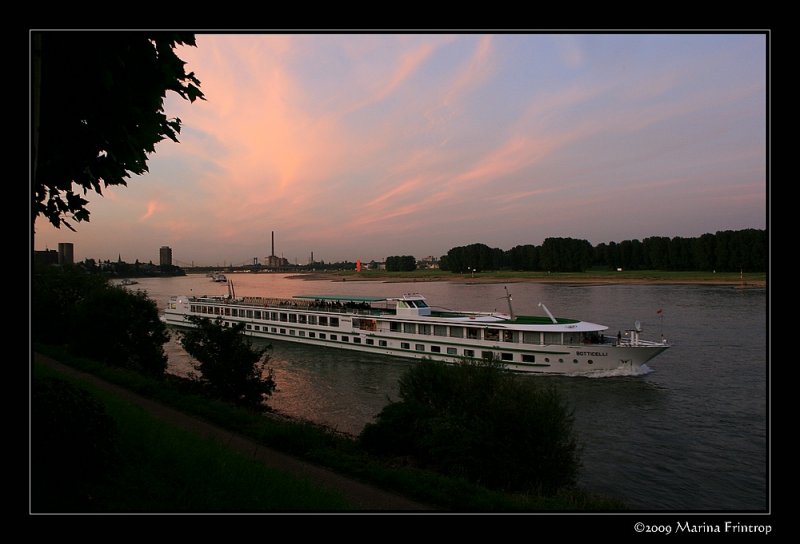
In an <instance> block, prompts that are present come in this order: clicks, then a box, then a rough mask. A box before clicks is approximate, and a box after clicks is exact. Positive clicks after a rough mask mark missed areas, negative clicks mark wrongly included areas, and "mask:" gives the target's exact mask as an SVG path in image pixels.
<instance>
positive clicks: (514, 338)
mask: <svg viewBox="0 0 800 544" xmlns="http://www.w3.org/2000/svg"><path fill="white" fill-rule="evenodd" d="M389 330H390V331H391V332H402V333H404V334H420V335H430V334H431V333H433V336H447V337H450V338H466V339H468V340H481V339H482V340H486V341H489V342H508V343H511V344H518V343H520V339H521V340H522V343H523V344H561V343H562V333H560V332H545V333H539V332H531V331H525V332H522V333H521V335H520V331H508V330H503V329H492V328H485V329H484V328H478V327H448V326H447V325H433V326H431V325H427V324H417V323H400V322H395V321H392V322H390V323H389ZM481 331H483V337H481ZM582 341H583V337H582V336H581V333H563V343H565V344H577V343H581V342H582Z"/></svg>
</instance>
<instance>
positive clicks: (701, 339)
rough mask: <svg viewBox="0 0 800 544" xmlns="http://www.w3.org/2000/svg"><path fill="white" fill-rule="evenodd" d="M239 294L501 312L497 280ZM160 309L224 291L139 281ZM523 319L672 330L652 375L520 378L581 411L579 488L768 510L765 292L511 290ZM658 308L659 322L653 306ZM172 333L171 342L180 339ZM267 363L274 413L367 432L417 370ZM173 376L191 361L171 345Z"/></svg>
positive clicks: (237, 280)
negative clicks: (407, 299) (369, 299)
mask: <svg viewBox="0 0 800 544" xmlns="http://www.w3.org/2000/svg"><path fill="white" fill-rule="evenodd" d="M228 277H229V278H230V279H233V281H234V284H235V287H236V295H237V296H270V297H291V296H293V295H299V294H348V295H373V296H396V295H400V294H403V293H406V292H418V293H422V294H423V295H425V296H426V297H427V298H428V302H429V304H432V305H435V306H441V307H446V308H454V309H462V310H484V311H487V310H494V309H497V310H498V311H506V309H507V306H506V301H505V300H503V299H502V298H501V297H503V296H504V295H505V292H504V290H503V285H502V284H470V283H469V282H468V281H458V280H459V279H460V278H458V277H456V278H455V281H453V282H420V283H379V282H354V281H347V282H331V281H304V280H298V279H290V278H288V277H286V276H283V275H279V274H230V275H229V276H228ZM139 282H140V283H139V285H137V286H135V287H136V288H142V289H144V290H146V291H147V293H148V295H149V296H150V297H151V298H153V299H154V300H155V301H156V302H157V304H158V306H159V309H161V310H163V308H164V306H165V303H166V300H167V298H168V297H169V296H170V295H177V294H194V295H203V294H206V295H224V294H226V293H227V288H226V286H225V284H220V283H214V282H211V281H210V279H209V278H207V277H205V276H204V275H191V274H190V275H187V276H184V277H175V278H142V279H140V280H139ZM508 287H509V291H510V292H511V293H512V295H513V301H514V302H513V303H514V311H515V312H516V313H517V314H520V315H525V314H529V315H530V314H533V315H539V314H541V311H540V310H539V309H538V308H537V304H538V303H539V302H540V301H541V302H544V303H545V304H546V305H547V306H548V308H549V309H550V311H551V312H552V313H553V314H554V315H556V316H560V317H572V318H577V319H583V320H585V321H591V322H594V323H602V324H604V325H607V326H609V328H610V329H609V332H610V333H612V334H613V333H615V332H616V331H617V330H624V329H627V328H630V327H631V326H632V325H633V323H634V321H635V320H637V319H638V320H640V321H641V323H642V328H643V330H644V332H643V334H642V338H644V339H653V340H655V339H659V338H660V336H661V334H662V333H663V334H664V335H665V336H666V338H667V339H668V340H669V342H670V344H672V345H673V347H672V348H671V349H669V350H667V351H666V352H664V353H663V354H661V355H659V356H658V357H656V358H655V359H653V360H652V361H650V362H649V363H648V368H649V369H650V371H649V372H647V373H646V374H644V375H639V376H622V375H610V374H611V373H608V374H607V375H604V376H594V377H561V376H524V378H523V379H530V380H536V381H542V382H547V383H552V384H554V385H555V386H556V387H557V388H558V389H559V390H561V391H562V393H563V394H564V395H565V397H566V398H567V399H568V401H569V402H570V403H571V406H572V407H573V408H574V410H575V430H576V433H577V435H578V437H579V441H580V443H581V444H582V447H583V452H582V461H583V470H582V476H581V484H582V485H583V486H584V487H585V488H587V489H589V490H593V491H597V492H601V493H605V494H608V495H611V496H615V497H619V498H622V499H623V500H625V501H626V502H627V503H628V504H629V505H630V506H631V507H632V508H634V509H641V510H647V511H658V510H669V511H689V510H701V511H732V510H744V511H759V510H764V509H766V508H767V415H768V410H767V367H768V357H767V345H768V339H767V310H766V299H767V296H766V291H765V290H764V289H735V288H732V287H729V286H697V285H602V286H597V285H594V286H592V285H555V284H536V283H513V284H508ZM659 309H662V310H663V312H662V313H661V314H658V313H657V310H659ZM173 336H174V335H173ZM272 345H273V350H272V359H271V366H272V368H273V369H274V374H275V379H276V382H277V384H278V390H277V391H276V393H275V394H274V395H273V396H272V398H271V399H270V402H269V404H270V405H271V406H272V407H273V408H275V409H276V410H278V411H279V412H282V413H285V414H287V415H291V416H294V417H299V418H304V419H308V420H311V421H315V422H318V423H323V424H326V425H329V426H331V427H333V428H336V429H338V430H340V431H344V432H348V433H352V434H358V433H359V432H360V431H361V429H362V428H363V427H364V425H365V424H366V423H368V422H370V421H372V419H373V417H374V416H375V415H376V414H377V413H378V412H379V411H380V410H381V408H382V407H383V406H384V405H385V404H386V403H387V402H388V401H389V399H392V400H396V399H397V380H398V378H399V377H400V376H401V374H402V373H403V371H404V370H405V369H406V368H407V366H408V365H409V364H413V362H410V361H405V360H403V359H395V358H391V357H386V356H381V355H371V354H363V353H358V352H351V351H343V350H336V349H327V348H322V347H315V346H301V345H296V344H290V343H284V342H274V343H273V344H272ZM167 353H168V356H169V359H170V369H171V371H173V372H175V373H179V374H181V373H185V372H186V371H187V370H188V369H190V365H189V363H190V359H189V356H188V355H187V354H186V353H185V352H184V351H183V349H182V348H181V347H180V345H179V344H178V342H177V340H175V339H173V340H171V341H170V343H169V344H168V345H167Z"/></svg>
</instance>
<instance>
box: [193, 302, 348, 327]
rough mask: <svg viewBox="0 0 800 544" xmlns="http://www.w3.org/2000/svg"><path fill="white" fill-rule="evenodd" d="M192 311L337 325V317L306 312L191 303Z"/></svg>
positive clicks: (328, 325)
mask: <svg viewBox="0 0 800 544" xmlns="http://www.w3.org/2000/svg"><path fill="white" fill-rule="evenodd" d="M189 309H190V310H191V312H192V313H198V314H208V315H220V316H225V317H244V318H247V319H261V320H263V321H280V322H283V323H299V324H301V325H322V326H323V327H338V326H339V318H338V317H328V316H324V315H321V316H316V315H306V314H291V313H288V312H268V311H266V310H263V311H262V310H245V309H241V308H227V307H224V308H223V307H220V306H204V305H200V304H197V305H196V304H192V305H191V306H190V308H189Z"/></svg>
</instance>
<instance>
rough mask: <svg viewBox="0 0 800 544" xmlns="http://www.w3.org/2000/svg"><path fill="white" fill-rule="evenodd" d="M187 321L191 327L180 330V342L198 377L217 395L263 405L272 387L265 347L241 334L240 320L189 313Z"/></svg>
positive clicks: (245, 404)
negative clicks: (226, 320) (193, 361)
mask: <svg viewBox="0 0 800 544" xmlns="http://www.w3.org/2000/svg"><path fill="white" fill-rule="evenodd" d="M189 321H191V322H192V323H193V324H194V325H195V327H194V328H192V329H189V330H186V331H183V332H181V333H180V334H181V344H182V345H183V347H184V348H185V349H186V352H187V353H188V354H189V355H191V356H192V357H194V358H195V359H197V362H198V363H197V364H196V365H194V366H195V369H196V370H199V371H200V373H201V376H198V377H197V379H198V381H200V382H201V383H203V384H205V386H206V387H207V389H208V391H209V392H210V393H211V394H212V395H214V396H216V397H218V398H220V399H223V400H226V401H230V402H235V403H237V404H241V405H243V406H248V407H251V408H257V409H258V408H263V406H262V403H263V402H264V401H265V400H266V399H267V397H269V396H270V395H271V394H272V393H273V392H274V391H275V387H276V386H275V380H274V378H273V376H272V369H270V368H268V367H267V365H268V364H269V354H268V353H267V352H268V350H269V348H256V347H254V346H253V345H252V344H251V343H250V340H249V339H248V338H247V337H246V336H244V334H243V332H244V327H245V325H244V323H233V324H232V325H231V326H230V327H227V326H223V324H222V318H217V319H216V320H215V321H211V320H210V319H207V318H203V317H198V316H190V317H189Z"/></svg>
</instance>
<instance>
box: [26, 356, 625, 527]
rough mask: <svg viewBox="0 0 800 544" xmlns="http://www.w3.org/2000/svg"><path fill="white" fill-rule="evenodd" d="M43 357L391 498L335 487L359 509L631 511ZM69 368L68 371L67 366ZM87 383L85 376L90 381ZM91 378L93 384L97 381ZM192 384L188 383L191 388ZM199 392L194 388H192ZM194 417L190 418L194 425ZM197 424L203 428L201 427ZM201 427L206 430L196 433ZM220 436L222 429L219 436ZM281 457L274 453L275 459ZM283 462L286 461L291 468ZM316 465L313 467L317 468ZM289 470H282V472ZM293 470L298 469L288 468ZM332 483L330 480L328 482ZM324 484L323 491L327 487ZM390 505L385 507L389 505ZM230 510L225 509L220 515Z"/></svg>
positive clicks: (252, 446)
mask: <svg viewBox="0 0 800 544" xmlns="http://www.w3.org/2000/svg"><path fill="white" fill-rule="evenodd" d="M35 349H36V355H35V358H36V359H37V360H39V359H40V358H41V356H42V355H45V356H47V357H49V358H50V359H54V360H56V361H58V362H60V363H61V364H65V365H68V366H69V367H71V369H73V370H75V371H77V372H80V373H81V375H82V376H83V377H84V378H85V374H86V373H88V374H91V375H92V376H93V377H95V378H99V379H101V380H104V381H105V382H109V385H111V386H113V387H116V386H119V387H121V388H122V389H114V391H112V392H111V393H112V394H113V395H115V396H118V397H119V398H127V395H128V394H132V395H138V396H141V397H144V398H143V401H144V403H145V404H148V405H149V406H151V407H153V406H154V407H155V409H156V410H162V409H167V410H170V409H174V410H176V411H177V415H175V416H174V417H176V418H179V419H180V418H183V419H180V421H184V422H187V421H188V422H189V423H186V424H185V425H184V424H181V423H179V422H178V421H176V422H175V423H176V424H177V426H179V427H180V428H184V429H188V430H194V431H198V430H199V431H200V434H201V435H203V436H211V435H209V434H208V429H207V428H206V427H205V425H210V426H213V427H218V428H219V429H220V432H222V433H227V434H226V435H225V436H226V438H223V439H222V440H221V442H222V443H223V444H233V445H236V444H239V445H242V448H243V450H241V451H244V452H246V453H248V454H250V453H252V452H254V451H256V449H259V450H263V451H266V452H268V453H267V454H266V455H267V456H269V457H271V458H274V457H275V456H281V455H283V456H286V459H285V460H284V461H285V464H287V466H288V465H290V464H292V463H297V464H300V465H302V464H303V463H305V465H302V467H305V468H301V470H300V471H299V472H298V474H297V476H302V477H304V478H306V479H310V480H311V481H312V482H315V481H317V480H316V476H313V475H311V476H312V477H309V476H310V475H309V473H308V471H309V470H310V471H312V472H314V471H326V470H327V471H328V472H330V473H331V474H332V477H333V476H336V477H339V478H342V479H346V480H353V484H354V485H362V486H367V487H373V488H375V489H374V493H373V491H367V492H369V493H370V496H372V497H376V496H377V495H375V493H385V497H384V499H377V500H379V501H380V502H375V501H373V499H370V498H366V497H364V496H361V495H360V493H361V492H357V494H356V495H353V494H352V493H351V491H348V486H350V484H342V485H343V486H344V488H340V487H339V486H338V485H334V486H328V485H325V486H324V487H325V489H327V490H329V491H334V492H336V493H337V494H340V495H341V496H343V497H344V498H345V500H346V501H347V502H348V503H349V504H351V505H355V509H357V510H383V509H389V510H398V511H399V510H412V511H413V510H427V509H432V510H444V511H469V512H506V511H507V512H532V511H536V512H553V511H570V512H588V511H595V512H596V511H605V512H608V511H620V510H625V509H626V506H625V504H624V503H623V502H621V501H619V500H616V499H611V498H607V497H601V496H596V495H594V494H592V493H588V492H585V491H583V490H580V489H571V490H567V491H564V492H561V493H559V494H557V495H556V496H547V497H543V496H535V495H511V494H505V493H502V492H499V491H492V490H489V489H486V488H483V487H480V486H478V485H474V484H471V483H468V482H466V481H464V480H462V479H458V478H451V477H447V476H444V475H441V474H437V473H434V472H431V471H427V470H422V469H419V468H415V467H412V466H397V463H396V460H395V461H388V462H387V461H386V460H382V459H379V458H376V457H372V456H370V455H367V454H366V452H364V451H363V450H362V449H361V447H360V446H359V444H358V442H357V441H355V440H353V439H352V438H349V437H346V436H343V435H341V434H339V433H331V432H330V430H327V429H324V428H321V427H319V426H317V425H311V424H309V423H307V422H302V421H294V420H291V419H289V418H285V417H281V418H267V417H264V416H263V415H262V414H257V413H253V412H249V411H247V410H244V409H242V408H238V407H235V406H232V405H228V404H225V403H222V402H220V401H216V400H213V399H209V398H207V397H204V396H198V395H197V394H195V393H192V392H191V391H186V387H184V386H182V384H181V383H180V382H181V380H179V379H177V378H176V379H172V378H171V377H169V376H167V377H166V379H160V380H159V379H154V378H150V377H147V376H143V375H141V374H137V373H135V372H132V371H128V370H124V369H120V368H115V367H109V366H106V365H103V364H101V363H97V362H95V361H90V360H87V359H83V358H78V357H74V356H72V355H69V354H67V353H66V352H65V351H64V350H62V349H61V348H55V347H52V346H44V345H37V346H35ZM62 368H63V367H62ZM82 379H83V378H82ZM90 379H91V378H90ZM183 385H185V384H183ZM190 389H191V388H190ZM187 418H188V419H187ZM194 421H196V422H194ZM197 425H200V426H201V427H202V429H201V428H199V427H196V426H197ZM215 432H216V431H215ZM270 452H274V453H270ZM284 461H281V463H284ZM309 467H310V468H309ZM281 470H282V469H281ZM287 470H288V471H289V472H291V468H287ZM323 477H324V478H327V476H323ZM319 485H322V484H321V483H320V484H319ZM384 501H385V502H384ZM220 509H224V508H223V507H222V505H218V506H217V510H220Z"/></svg>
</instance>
